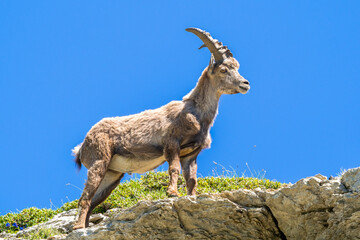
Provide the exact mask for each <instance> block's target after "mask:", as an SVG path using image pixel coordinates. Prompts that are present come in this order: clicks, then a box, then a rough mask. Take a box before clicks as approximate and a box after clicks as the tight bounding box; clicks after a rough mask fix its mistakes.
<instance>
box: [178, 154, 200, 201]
mask: <svg viewBox="0 0 360 240" xmlns="http://www.w3.org/2000/svg"><path fill="white" fill-rule="evenodd" d="M196 157H197V154H196V155H195V156H194V157H192V158H190V159H182V160H181V168H182V171H183V176H184V178H185V182H186V189H187V194H188V195H195V194H196V187H197V177H196V172H197V163H196Z"/></svg>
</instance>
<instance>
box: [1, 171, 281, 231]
mask: <svg viewBox="0 0 360 240" xmlns="http://www.w3.org/2000/svg"><path fill="white" fill-rule="evenodd" d="M168 184H169V176H168V174H167V172H156V171H151V172H148V173H146V174H145V175H142V176H141V177H140V179H136V180H133V179H131V180H128V181H125V182H123V183H121V184H120V185H119V186H118V187H117V188H116V189H115V190H114V191H113V193H112V194H111V195H110V197H109V198H108V199H106V201H105V202H103V203H102V204H100V205H99V206H97V207H96V208H95V209H94V211H93V213H104V212H106V211H107V210H108V209H112V208H128V207H131V206H134V205H135V204H136V203H137V202H138V201H139V200H159V199H165V198H167V195H166V189H167V186H168ZM281 185H282V184H281V183H279V182H276V181H270V180H267V179H264V178H261V179H258V178H253V177H251V178H245V177H236V176H228V177H225V176H222V177H204V178H199V179H198V187H197V192H198V193H199V194H201V193H220V192H223V191H231V190H237V189H255V188H265V189H277V188H279V187H281ZM178 190H179V194H180V196H184V195H186V186H185V181H184V179H183V177H182V176H180V177H179V180H178ZM77 203H78V200H75V201H72V202H68V203H65V204H64V205H63V206H62V207H61V208H59V209H57V210H52V209H38V208H34V207H32V208H28V209H24V210H22V211H21V212H19V213H8V214H6V215H4V216H0V232H8V233H15V232H17V231H19V230H20V227H22V228H25V227H31V226H33V225H36V224H39V223H42V222H46V221H48V220H50V219H51V218H52V217H53V216H55V215H56V214H58V213H61V212H64V211H68V210H70V209H74V208H77ZM14 223H16V225H15V226H13V224H14ZM6 224H10V225H11V226H10V227H7V226H6Z"/></svg>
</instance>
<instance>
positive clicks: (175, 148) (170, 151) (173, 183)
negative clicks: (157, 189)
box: [164, 143, 180, 197]
mask: <svg viewBox="0 0 360 240" xmlns="http://www.w3.org/2000/svg"><path fill="white" fill-rule="evenodd" d="M164 153H165V159H166V161H167V162H168V163H169V177H170V183H169V187H168V190H167V194H168V196H170V197H177V196H179V194H178V191H177V181H178V178H179V174H180V146H179V144H177V143H173V144H170V145H168V146H167V147H165V149H164Z"/></svg>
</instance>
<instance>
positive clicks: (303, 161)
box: [0, 1, 360, 214]
mask: <svg viewBox="0 0 360 240" xmlns="http://www.w3.org/2000/svg"><path fill="white" fill-rule="evenodd" d="M359 8H360V2H358V1H341V2H340V1H291V2H290V1H271V2H270V1H223V2H221V4H220V2H219V1H216V2H215V1H192V2H190V1H189V2H188V3H184V2H182V3H179V2H177V3H170V4H169V3H168V1H132V2H131V1H128V2H123V1H75V2H74V1H1V2H0V109H1V111H0V114H1V117H0V154H1V155H0V156H1V157H0V163H1V166H2V167H1V172H0V180H1V187H0V214H6V213H8V212H10V211H11V212H16V211H17V210H21V209H23V208H27V207H31V206H36V207H39V208H42V207H46V208H49V207H50V206H52V207H53V206H56V207H60V206H61V204H62V202H66V201H68V200H74V199H77V198H78V197H79V196H80V194H81V191H80V190H78V189H77V188H76V187H73V186H69V185H66V184H67V183H70V184H72V185H75V186H78V187H80V188H82V187H83V184H84V181H85V179H86V169H85V168H83V169H82V170H81V171H80V172H79V173H77V172H76V169H75V167H74V163H73V161H72V156H71V155H70V150H71V149H72V148H73V147H74V146H76V145H77V144H79V143H81V142H82V140H83V138H84V137H85V134H86V133H87V131H88V130H89V129H90V128H91V126H92V125H93V124H95V123H96V122H98V121H99V120H100V119H102V118H104V117H110V116H121V115H128V114H133V113H137V112H140V111H143V110H145V109H152V108H157V107H160V106H162V105H164V104H166V103H168V102H169V101H171V100H180V99H181V98H182V97H183V96H184V95H186V94H187V93H188V92H189V91H190V90H191V89H192V88H193V87H194V86H195V84H196V81H197V79H198V77H199V76H200V74H201V72H202V70H203V69H204V68H205V67H206V65H207V64H208V62H209V58H210V54H209V51H208V50H207V49H202V50H197V48H198V47H199V46H200V45H201V44H202V43H201V41H200V40H199V39H198V38H197V37H195V35H193V34H191V33H188V32H186V31H185V30H184V29H185V28H187V27H199V28H202V29H205V30H207V31H209V32H210V33H211V34H212V36H213V37H214V38H218V39H220V40H221V41H222V42H223V43H224V44H225V45H227V46H229V48H230V49H231V51H232V52H233V54H234V56H235V58H237V59H238V61H239V62H240V64H241V67H240V74H242V75H243V76H244V77H245V78H246V79H248V80H249V81H250V84H251V90H250V92H249V93H248V94H246V95H241V94H238V95H230V96H222V97H221V99H220V107H219V115H218V117H217V119H216V121H215V124H214V127H213V128H212V130H211V134H212V138H213V144H212V148H211V149H209V150H206V151H204V152H202V153H201V154H200V156H199V158H198V164H199V168H198V169H199V175H202V176H206V175H210V174H212V171H213V170H214V169H215V168H217V171H218V172H221V169H220V168H221V167H220V166H216V165H215V164H214V163H213V162H214V161H215V162H217V163H219V164H222V165H223V166H224V167H226V168H227V169H232V168H234V169H235V170H236V171H237V172H238V174H241V173H243V172H244V171H245V174H247V175H251V173H250V171H249V168H250V169H251V171H252V173H253V174H256V173H259V172H261V171H263V170H264V171H266V175H265V176H266V177H267V178H269V179H276V180H279V181H282V182H295V181H297V180H299V179H300V178H303V177H307V176H310V175H314V174H317V173H322V174H324V175H327V176H330V175H333V176H334V175H337V174H338V173H339V172H340V169H341V168H344V169H346V168H352V167H357V166H359V157H360V138H359V135H360V128H359V122H360V111H359V104H360V95H359V90H360V73H359V63H360V61H359V57H360V47H359V42H360V28H359V26H360V17H359V14H358V9H359ZM246 163H247V164H248V167H247V165H246ZM162 169H166V166H164V167H163V168H162ZM50 202H52V203H53V205H52V204H50Z"/></svg>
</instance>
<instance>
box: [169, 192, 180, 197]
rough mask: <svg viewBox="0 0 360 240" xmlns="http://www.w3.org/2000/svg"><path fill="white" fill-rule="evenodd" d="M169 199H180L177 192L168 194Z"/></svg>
mask: <svg viewBox="0 0 360 240" xmlns="http://www.w3.org/2000/svg"><path fill="white" fill-rule="evenodd" d="M167 195H168V197H179V194H178V193H177V192H175V191H169V192H167Z"/></svg>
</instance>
